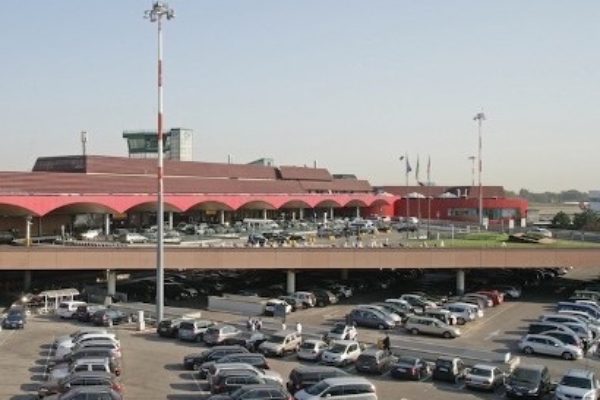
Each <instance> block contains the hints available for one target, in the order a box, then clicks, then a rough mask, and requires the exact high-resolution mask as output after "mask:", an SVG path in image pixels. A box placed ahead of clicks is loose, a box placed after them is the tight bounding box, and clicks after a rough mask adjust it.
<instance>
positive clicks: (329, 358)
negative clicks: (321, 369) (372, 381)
mask: <svg viewBox="0 0 600 400" xmlns="http://www.w3.org/2000/svg"><path fill="white" fill-rule="evenodd" d="M360 353H361V349H360V344H359V343H358V342H356V341H354V340H338V341H335V342H333V343H332V344H331V347H330V348H329V349H327V350H325V351H324V352H323V354H322V355H321V361H322V362H323V363H324V364H327V365H335V366H344V365H348V364H351V363H353V362H355V361H356V360H357V359H358V356H360Z"/></svg>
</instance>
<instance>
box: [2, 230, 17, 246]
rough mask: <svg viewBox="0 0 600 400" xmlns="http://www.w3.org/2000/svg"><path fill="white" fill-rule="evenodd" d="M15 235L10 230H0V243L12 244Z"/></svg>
mask: <svg viewBox="0 0 600 400" xmlns="http://www.w3.org/2000/svg"><path fill="white" fill-rule="evenodd" d="M14 240H15V235H14V234H13V233H12V232H11V231H0V244H12V243H13V242H14Z"/></svg>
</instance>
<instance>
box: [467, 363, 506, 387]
mask: <svg viewBox="0 0 600 400" xmlns="http://www.w3.org/2000/svg"><path fill="white" fill-rule="evenodd" d="M504 378H505V376H504V372H502V371H501V370H500V368H498V367H495V366H493V365H486V364H475V365H474V366H473V368H471V369H470V370H469V371H468V372H467V374H466V375H465V386H466V387H468V388H475V389H485V390H495V389H496V388H498V387H500V386H503V385H504Z"/></svg>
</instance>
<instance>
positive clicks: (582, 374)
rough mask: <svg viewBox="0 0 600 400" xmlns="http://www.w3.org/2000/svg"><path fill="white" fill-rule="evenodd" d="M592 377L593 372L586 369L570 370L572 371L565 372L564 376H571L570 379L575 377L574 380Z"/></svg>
mask: <svg viewBox="0 0 600 400" xmlns="http://www.w3.org/2000/svg"><path fill="white" fill-rule="evenodd" d="M593 375H594V372H593V371H590V370H588V369H578V368H572V369H569V370H567V372H565V375H564V376H572V377H576V378H586V379H592V376H593Z"/></svg>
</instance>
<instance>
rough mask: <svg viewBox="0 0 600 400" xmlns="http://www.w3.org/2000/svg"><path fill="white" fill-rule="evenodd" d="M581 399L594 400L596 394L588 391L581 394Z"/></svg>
mask: <svg viewBox="0 0 600 400" xmlns="http://www.w3.org/2000/svg"><path fill="white" fill-rule="evenodd" d="M583 400H596V396H594V392H588V393H586V394H585V395H584V396H583Z"/></svg>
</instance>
